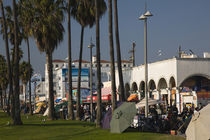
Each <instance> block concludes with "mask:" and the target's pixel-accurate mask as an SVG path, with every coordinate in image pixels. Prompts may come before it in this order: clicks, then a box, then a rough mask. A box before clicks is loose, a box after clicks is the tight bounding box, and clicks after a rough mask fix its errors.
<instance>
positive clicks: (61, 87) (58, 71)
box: [45, 56, 133, 98]
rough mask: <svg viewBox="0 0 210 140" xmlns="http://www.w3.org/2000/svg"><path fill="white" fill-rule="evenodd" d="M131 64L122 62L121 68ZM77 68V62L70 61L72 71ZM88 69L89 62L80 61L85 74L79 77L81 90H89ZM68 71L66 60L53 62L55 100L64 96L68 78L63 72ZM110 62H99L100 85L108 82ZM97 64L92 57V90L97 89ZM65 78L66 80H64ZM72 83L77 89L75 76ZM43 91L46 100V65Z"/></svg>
mask: <svg viewBox="0 0 210 140" xmlns="http://www.w3.org/2000/svg"><path fill="white" fill-rule="evenodd" d="M67 59H68V58H67ZM132 66H133V65H132V62H130V61H125V60H123V61H122V68H123V69H126V68H130V67H132ZM78 67H79V60H74V61H72V69H74V70H75V71H76V70H77V69H78ZM89 68H90V62H89V61H86V60H82V72H84V73H85V75H82V77H81V87H82V88H89V85H90V83H89V75H88V77H87V70H88V72H89ZM67 69H68V63H67V60H65V61H64V60H53V86H54V92H55V96H56V97H57V98H64V97H65V95H66V92H67V91H68V90H67V87H68V86H67V85H66V83H67V82H68V76H67V75H66V76H65V75H64V71H67ZM115 69H117V63H115ZM110 70H111V67H110V61H106V60H101V80H102V83H103V82H106V81H110V80H111V78H110V75H111V74H110ZM96 71H97V64H96V57H95V56H93V89H96V88H97V74H96ZM65 77H66V78H65ZM72 81H73V83H72V84H73V88H77V75H76V74H75V75H72ZM45 89H46V93H47V98H48V72H47V65H45Z"/></svg>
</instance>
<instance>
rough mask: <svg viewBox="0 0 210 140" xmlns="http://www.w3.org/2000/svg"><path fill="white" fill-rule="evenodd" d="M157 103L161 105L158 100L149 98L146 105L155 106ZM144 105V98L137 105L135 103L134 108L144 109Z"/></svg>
mask: <svg viewBox="0 0 210 140" xmlns="http://www.w3.org/2000/svg"><path fill="white" fill-rule="evenodd" d="M159 103H161V101H159V100H153V99H151V98H148V105H156V104H159ZM145 104H146V98H144V99H143V100H141V101H140V102H139V103H137V104H136V108H139V107H144V106H145Z"/></svg>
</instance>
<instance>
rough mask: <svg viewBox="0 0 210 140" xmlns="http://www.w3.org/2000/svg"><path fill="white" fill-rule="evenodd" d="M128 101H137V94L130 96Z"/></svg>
mask: <svg viewBox="0 0 210 140" xmlns="http://www.w3.org/2000/svg"><path fill="white" fill-rule="evenodd" d="M127 100H128V101H132V100H138V95H137V94H131V95H130V96H129V97H128V99H127Z"/></svg>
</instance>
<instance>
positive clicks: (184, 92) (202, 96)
mask: <svg viewBox="0 0 210 140" xmlns="http://www.w3.org/2000/svg"><path fill="white" fill-rule="evenodd" d="M180 87H181V91H180V95H181V101H182V102H181V110H182V109H183V107H184V106H187V107H188V106H189V107H191V106H194V107H200V106H203V105H206V104H207V103H208V99H209V95H210V79H209V77H208V76H205V75H192V76H190V77H188V78H186V79H185V80H184V81H183V82H182V83H181V84H180ZM190 96H191V97H192V98H193V99H196V100H197V102H193V101H191V100H185V98H187V97H190Z"/></svg>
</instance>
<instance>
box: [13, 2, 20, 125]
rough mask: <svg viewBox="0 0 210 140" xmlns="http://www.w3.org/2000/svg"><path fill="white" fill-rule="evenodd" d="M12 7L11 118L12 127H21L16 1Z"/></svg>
mask: <svg viewBox="0 0 210 140" xmlns="http://www.w3.org/2000/svg"><path fill="white" fill-rule="evenodd" d="M12 5H13V17H14V48H15V55H14V69H15V77H14V91H15V93H14V102H13V107H14V109H15V115H14V118H13V124H14V125H22V121H21V117H20V99H19V94H20V90H19V59H18V54H19V44H18V31H17V29H18V24H17V23H18V22H17V13H16V1H15V0H13V1H12Z"/></svg>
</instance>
